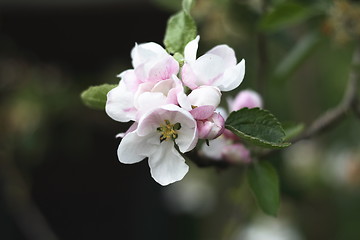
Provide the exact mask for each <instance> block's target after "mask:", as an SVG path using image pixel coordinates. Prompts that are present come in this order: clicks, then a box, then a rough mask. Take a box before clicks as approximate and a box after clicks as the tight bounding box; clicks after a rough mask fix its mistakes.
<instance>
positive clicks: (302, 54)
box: [273, 33, 324, 83]
mask: <svg viewBox="0 0 360 240" xmlns="http://www.w3.org/2000/svg"><path fill="white" fill-rule="evenodd" d="M323 40H324V38H322V37H321V36H320V34H318V33H310V34H308V35H306V36H305V37H303V38H302V39H300V40H299V42H298V43H297V44H296V45H295V47H294V48H293V49H292V50H291V51H290V52H289V53H288V55H287V56H286V57H285V58H284V59H283V60H282V61H281V62H280V64H279V65H278V66H277V67H276V69H275V72H274V75H273V80H274V81H276V82H278V83H283V82H284V80H286V79H288V78H289V77H290V76H291V74H293V73H294V72H295V71H296V69H298V68H299V66H301V64H302V63H303V62H305V60H306V59H307V58H308V57H309V56H310V55H311V54H313V53H314V52H315V51H314V50H315V49H316V48H317V46H319V44H321V43H322V41H323Z"/></svg>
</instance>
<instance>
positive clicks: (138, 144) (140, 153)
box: [117, 131, 160, 164]
mask: <svg viewBox="0 0 360 240" xmlns="http://www.w3.org/2000/svg"><path fill="white" fill-rule="evenodd" d="M159 144H160V142H159V141H156V136H155V135H153V136H145V137H144V136H139V135H138V134H137V132H136V131H134V132H130V133H128V134H126V135H125V137H124V138H123V139H122V140H121V142H120V145H119V147H118V150H117V154H118V158H119V161H120V162H122V163H126V164H132V163H137V162H140V161H141V160H143V159H144V158H145V157H146V156H148V155H149V154H151V153H153V152H154V151H155V150H156V149H157V148H158V147H159V146H158V145H159Z"/></svg>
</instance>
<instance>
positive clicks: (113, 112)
mask: <svg viewBox="0 0 360 240" xmlns="http://www.w3.org/2000/svg"><path fill="white" fill-rule="evenodd" d="M133 101H134V96H133V93H132V92H131V91H129V90H128V89H127V87H126V85H125V83H124V82H122V81H120V83H119V86H117V87H115V88H113V89H112V90H110V91H109V92H108V94H107V101H106V106H105V111H106V113H107V114H108V115H109V117H111V118H112V119H114V120H116V121H119V122H128V121H130V120H135V115H136V109H135V108H134V105H133Z"/></svg>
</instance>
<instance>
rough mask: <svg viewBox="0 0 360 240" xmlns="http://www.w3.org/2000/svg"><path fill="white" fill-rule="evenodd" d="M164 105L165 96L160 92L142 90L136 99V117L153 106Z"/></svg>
mask: <svg viewBox="0 0 360 240" xmlns="http://www.w3.org/2000/svg"><path fill="white" fill-rule="evenodd" d="M163 105H166V96H164V94H162V93H161V92H144V93H143V94H141V95H140V96H139V97H138V98H137V99H136V107H137V108H138V114H137V117H136V119H140V117H141V116H142V115H143V114H144V113H146V112H149V111H152V110H153V109H155V108H158V107H161V106H163Z"/></svg>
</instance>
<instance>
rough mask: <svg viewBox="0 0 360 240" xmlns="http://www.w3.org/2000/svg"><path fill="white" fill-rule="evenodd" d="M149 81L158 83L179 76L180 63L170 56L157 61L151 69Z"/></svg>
mask: <svg viewBox="0 0 360 240" xmlns="http://www.w3.org/2000/svg"><path fill="white" fill-rule="evenodd" d="M148 71H149V73H148V79H147V81H151V82H158V81H161V80H166V79H169V78H171V75H173V74H178V72H179V63H178V62H177V61H176V60H175V59H174V58H173V57H172V56H170V55H168V56H166V57H163V58H162V59H156V62H155V64H154V65H152V66H151V68H149V70H148Z"/></svg>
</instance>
